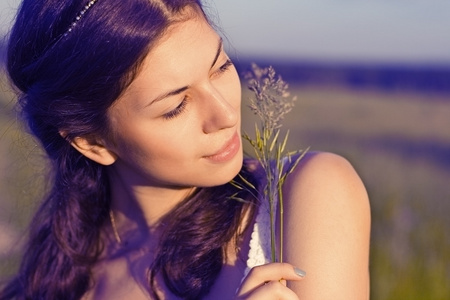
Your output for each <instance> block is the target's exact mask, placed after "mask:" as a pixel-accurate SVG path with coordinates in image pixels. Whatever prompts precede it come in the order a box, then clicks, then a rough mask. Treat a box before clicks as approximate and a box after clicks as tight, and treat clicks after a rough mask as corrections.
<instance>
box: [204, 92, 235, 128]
mask: <svg viewBox="0 0 450 300" xmlns="http://www.w3.org/2000/svg"><path fill="white" fill-rule="evenodd" d="M202 94H203V96H202V99H203V101H201V103H202V109H201V111H202V117H203V132H204V133H213V132H215V131H218V130H221V129H225V128H231V127H234V126H236V124H237V123H238V122H239V117H240V98H239V97H238V99H234V98H236V95H232V93H230V94H231V95H229V97H226V96H224V95H223V93H221V91H219V90H218V89H216V88H215V87H214V86H212V85H209V86H208V87H207V88H205V89H204V90H203V93H202ZM227 96H228V95H227Z"/></svg>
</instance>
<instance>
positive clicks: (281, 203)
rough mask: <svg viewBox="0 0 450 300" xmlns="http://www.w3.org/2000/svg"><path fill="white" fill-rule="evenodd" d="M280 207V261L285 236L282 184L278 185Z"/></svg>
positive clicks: (281, 260)
mask: <svg viewBox="0 0 450 300" xmlns="http://www.w3.org/2000/svg"><path fill="white" fill-rule="evenodd" d="M278 201H279V202H278V209H279V211H280V248H279V250H280V253H279V254H278V255H279V262H280V263H282V262H283V236H284V203H283V191H282V189H281V186H278Z"/></svg>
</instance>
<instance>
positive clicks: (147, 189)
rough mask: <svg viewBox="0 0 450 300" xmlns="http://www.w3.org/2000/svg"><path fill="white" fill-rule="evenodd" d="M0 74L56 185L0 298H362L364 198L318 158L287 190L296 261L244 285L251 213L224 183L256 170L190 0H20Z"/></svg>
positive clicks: (226, 74) (350, 179)
mask: <svg viewBox="0 0 450 300" xmlns="http://www.w3.org/2000/svg"><path fill="white" fill-rule="evenodd" d="M8 72H9V75H10V77H11V79H12V81H13V83H14V85H15V86H16V87H17V88H18V89H19V90H20V93H19V104H20V106H21V108H22V111H23V115H24V117H25V119H26V121H27V122H28V125H29V127H30V129H31V132H32V133H33V134H34V135H35V136H36V137H37V138H38V139H39V140H40V142H41V144H42V146H43V147H44V149H45V150H46V152H47V154H48V156H49V157H50V159H51V162H52V170H53V174H52V175H53V177H52V183H53V184H52V187H51V189H50V191H49V193H48V195H47V197H46V198H45V199H44V202H43V203H42V205H41V207H40V209H39V211H38V213H37V214H36V216H35V218H34V219H33V221H32V226H31V233H30V240H29V244H28V247H27V249H26V252H25V255H24V258H23V262H22V265H21V268H20V270H19V273H18V275H17V276H16V277H15V278H14V279H13V280H12V281H11V282H10V283H8V284H7V285H6V286H5V287H4V289H3V292H2V294H1V297H0V298H1V299H331V298H332V299H365V298H367V297H368V284H369V280H368V251H369V249H368V244H369V230H370V229H369V227H370V225H369V223H370V217H369V208H368V200H367V195H366V192H365V190H364V187H363V185H362V183H361V181H360V180H359V178H358V176H357V175H356V174H355V172H354V170H353V169H352V168H351V166H350V165H349V164H348V163H347V162H346V161H345V160H344V159H342V158H340V157H338V156H335V155H332V154H326V153H311V154H308V155H307V157H305V158H303V159H302V160H301V163H300V165H299V166H298V167H297V168H296V170H295V172H294V173H293V174H291V175H290V177H289V178H288V182H287V183H286V184H285V190H284V193H285V198H286V200H285V211H286V213H285V215H286V217H285V223H286V224H285V226H286V228H288V230H287V233H286V237H285V238H284V240H285V242H284V243H285V245H284V249H285V250H284V251H285V252H284V256H285V259H286V261H288V262H289V263H291V264H292V265H291V264H288V263H283V264H280V263H268V264H264V265H262V266H258V267H255V268H253V269H252V270H251V271H250V272H249V273H248V275H247V276H245V277H244V274H245V272H246V271H245V269H246V268H247V263H246V262H247V259H248V258H249V252H250V250H249V247H250V246H249V244H250V240H251V239H252V237H251V234H252V231H253V228H254V223H255V219H256V215H257V213H258V207H259V203H258V202H257V200H255V199H254V198H252V197H251V196H250V195H247V194H242V195H240V196H241V197H242V198H245V199H246V200H247V201H245V202H240V201H235V200H231V199H230V198H231V196H232V195H233V194H234V193H235V192H236V190H235V188H233V186H232V185H230V184H227V183H228V182H229V181H230V180H231V179H233V178H234V177H235V176H236V175H237V174H238V173H239V172H240V173H241V174H242V175H243V176H244V177H245V178H247V180H250V181H252V182H253V183H254V184H255V185H259V186H261V185H262V184H263V183H262V179H261V178H263V176H261V174H260V173H261V171H260V170H259V168H258V165H257V164H256V163H255V162H253V161H244V164H243V155H242V145H241V138H240V98H241V95H240V84H239V79H238V76H237V74H236V70H235V69H234V67H233V64H232V62H231V61H230V59H229V58H228V57H227V55H226V53H225V52H224V50H223V47H222V40H221V38H220V37H219V35H218V34H217V33H216V32H215V31H214V29H213V27H212V26H211V25H210V23H209V22H208V20H207V17H206V16H205V15H204V13H203V10H202V6H201V4H200V3H199V2H198V1H196V0H126V1H125V0H98V1H96V0H93V1H90V2H89V3H88V4H85V3H82V2H81V1H61V0H24V1H23V3H22V6H21V8H20V12H19V14H18V16H17V19H16V23H15V26H14V27H13V30H12V34H11V38H10V44H9V48H8ZM236 178H238V177H236ZM236 180H238V179H236ZM294 266H301V267H302V268H304V269H306V270H307V271H308V276H307V277H305V272H304V271H301V270H300V269H298V268H297V267H294ZM285 281H288V285H287V286H286V285H285Z"/></svg>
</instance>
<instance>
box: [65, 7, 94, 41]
mask: <svg viewBox="0 0 450 300" xmlns="http://www.w3.org/2000/svg"><path fill="white" fill-rule="evenodd" d="M97 1H98V0H90V1H89V2H88V3H87V4H86V5H85V6H84V7H83V9H82V10H81V11H80V12H79V13H78V15H77V16H76V17H75V19H74V20H73V22H72V24H70V26H69V28H68V29H67V31H66V33H64V36H67V35H68V34H69V33H70V32H71V31H72V30H73V29H74V28H75V26H77V24H78V21H80V20H81V18H82V17H83V16H84V14H85V13H86V12H87V11H88V10H89V9H90V8H91V7H92V6H93V5H94V4H95V3H96V2H97Z"/></svg>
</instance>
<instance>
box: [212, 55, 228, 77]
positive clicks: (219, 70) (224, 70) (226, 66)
mask: <svg viewBox="0 0 450 300" xmlns="http://www.w3.org/2000/svg"><path fill="white" fill-rule="evenodd" d="M231 66H233V62H232V61H231V59H227V61H226V62H225V63H224V64H223V65H221V66H220V68H219V69H218V70H217V71H215V72H214V74H213V75H220V74H222V73H225V72H226V71H227V70H229V69H230V67H231Z"/></svg>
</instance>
